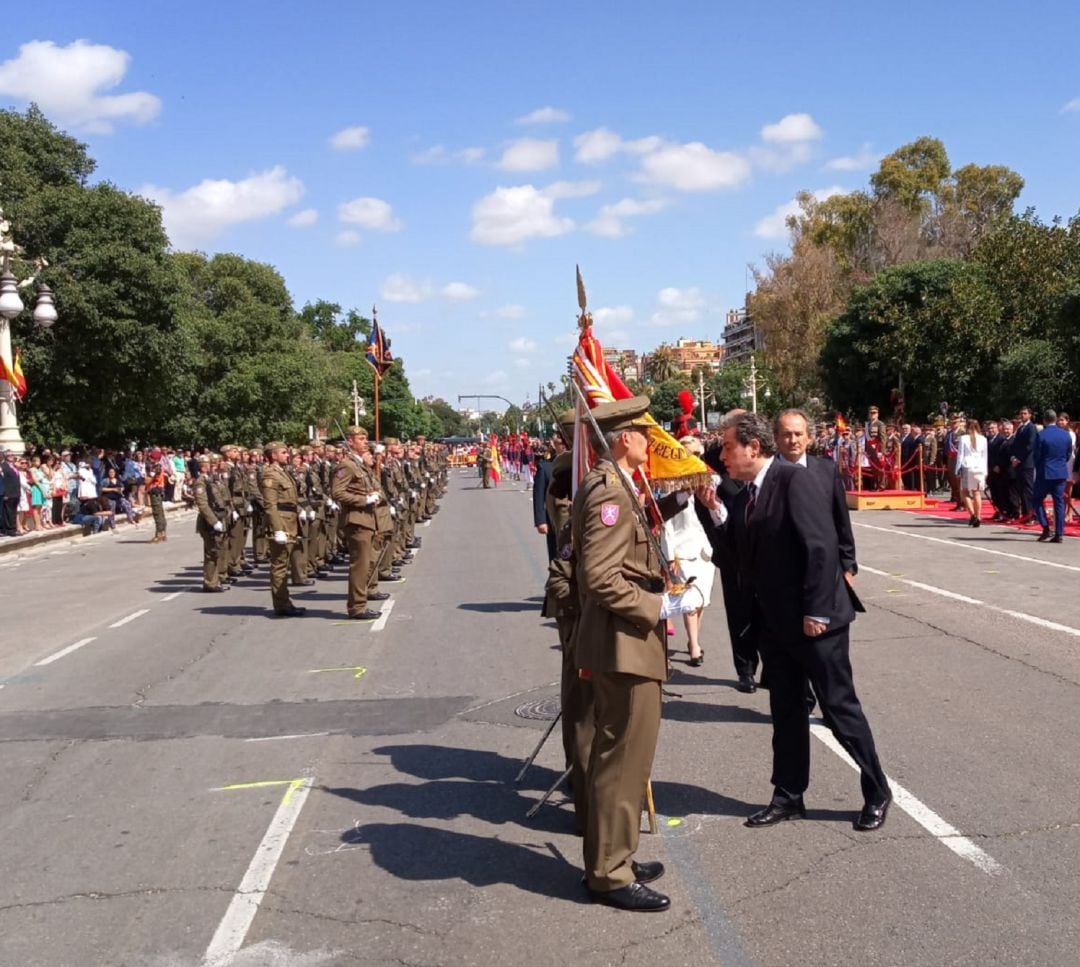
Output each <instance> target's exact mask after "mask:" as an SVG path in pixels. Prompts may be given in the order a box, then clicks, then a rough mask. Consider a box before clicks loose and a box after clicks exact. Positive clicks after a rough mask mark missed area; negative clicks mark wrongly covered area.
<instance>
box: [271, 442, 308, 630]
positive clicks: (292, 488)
mask: <svg viewBox="0 0 1080 967" xmlns="http://www.w3.org/2000/svg"><path fill="white" fill-rule="evenodd" d="M266 456H267V459H268V460H269V463H268V464H267V466H266V469H265V470H263V475H262V483H261V487H262V504H263V508H264V511H265V513H266V519H267V522H268V523H269V525H270V531H271V541H270V598H271V600H272V601H273V602H274V614H275V615H277V616H278V617H281V618H295V617H299V616H300V615H302V614H303V613H304V609H303V608H298V607H296V606H295V605H294V604H293V603H292V599H291V598H290V597H289V584H288V579H289V553H290V547H289V545H290V544H293V543H295V542H296V538H297V533H298V531H299V527H298V521H297V513H298V511H299V495H298V494H297V492H296V484H295V482H294V481H293V478H292V476H291V475H290V474H289V472H288V471H287V470H286V469H285V468H286V466H287V465H288V463H289V448H288V447H287V446H285V444H284V443H276V442H275V443H268V444H267V445H266Z"/></svg>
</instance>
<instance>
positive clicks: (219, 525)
mask: <svg viewBox="0 0 1080 967" xmlns="http://www.w3.org/2000/svg"><path fill="white" fill-rule="evenodd" d="M214 530H215V531H216V532H217V533H219V534H220V533H221V532H222V531H223V530H225V525H224V524H223V523H221V521H220V520H215V521H214Z"/></svg>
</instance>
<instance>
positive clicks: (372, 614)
mask: <svg viewBox="0 0 1080 967" xmlns="http://www.w3.org/2000/svg"><path fill="white" fill-rule="evenodd" d="M381 617H382V615H380V614H379V612H378V611H372V610H371V608H368V609H367V610H366V611H361V612H360V613H359V614H351V615H349V620H350V621H374V620H375V619H376V618H381Z"/></svg>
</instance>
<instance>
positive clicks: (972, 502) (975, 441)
mask: <svg viewBox="0 0 1080 967" xmlns="http://www.w3.org/2000/svg"><path fill="white" fill-rule="evenodd" d="M956 444H957V451H956V471H957V473H959V474H960V492H961V493H962V494H963V497H964V507H966V508H967V512H968V514H969V515H970V516H969V517H968V526H969V527H979V526H980V524H981V521H982V492H983V486H984V485H985V483H986V466H987V459H986V455H987V444H986V437H984V436H983V435H982V427H981V426H980V425H979V421H978V420H968V421H967V432H966V433H965V434H964V435H963V436H961V437H959V438H958V439H957V441H956Z"/></svg>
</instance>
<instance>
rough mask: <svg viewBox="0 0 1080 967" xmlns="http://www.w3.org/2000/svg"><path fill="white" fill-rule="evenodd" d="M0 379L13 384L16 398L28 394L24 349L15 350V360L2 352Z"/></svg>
mask: <svg viewBox="0 0 1080 967" xmlns="http://www.w3.org/2000/svg"><path fill="white" fill-rule="evenodd" d="M0 379H5V380H7V381H8V382H9V383H10V384H11V389H12V391H13V392H14V393H15V399H17V400H21V399H22V398H23V397H24V396H25V395H26V377H25V376H24V375H23V368H22V350H21V349H16V350H15V362H14V363H13V362H11V360H9V359H8V358H7V357H5V356H4V355H2V354H0Z"/></svg>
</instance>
